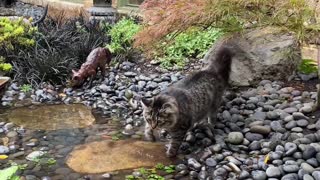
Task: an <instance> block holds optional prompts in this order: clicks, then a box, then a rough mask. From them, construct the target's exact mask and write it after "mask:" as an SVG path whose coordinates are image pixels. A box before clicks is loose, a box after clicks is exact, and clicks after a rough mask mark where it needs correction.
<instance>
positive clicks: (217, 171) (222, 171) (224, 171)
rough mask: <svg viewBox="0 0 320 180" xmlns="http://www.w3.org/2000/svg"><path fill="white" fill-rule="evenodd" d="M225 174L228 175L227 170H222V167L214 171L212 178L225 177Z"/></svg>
mask: <svg viewBox="0 0 320 180" xmlns="http://www.w3.org/2000/svg"><path fill="white" fill-rule="evenodd" d="M227 173H228V172H227V170H226V169H224V168H222V167H220V168H218V169H216V170H215V171H214V172H213V174H214V176H222V177H224V176H226V175H227Z"/></svg>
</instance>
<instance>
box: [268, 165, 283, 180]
mask: <svg viewBox="0 0 320 180" xmlns="http://www.w3.org/2000/svg"><path fill="white" fill-rule="evenodd" d="M266 174H267V176H268V177H269V178H278V177H280V176H281V171H280V169H279V168H278V167H268V169H267V171H266Z"/></svg>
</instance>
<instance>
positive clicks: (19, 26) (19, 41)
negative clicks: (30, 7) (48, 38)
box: [0, 18, 37, 49]
mask: <svg viewBox="0 0 320 180" xmlns="http://www.w3.org/2000/svg"><path fill="white" fill-rule="evenodd" d="M36 31H37V28H36V27H32V26H31V25H30V23H26V22H24V21H23V18H19V19H17V20H10V19H9V18H0V46H5V47H6V48H7V49H14V48H15V47H19V46H25V47H27V46H33V45H34V44H35V40H34V38H33V35H34V33H35V32H36Z"/></svg>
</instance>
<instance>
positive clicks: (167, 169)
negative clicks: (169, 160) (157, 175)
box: [164, 165, 176, 174]
mask: <svg viewBox="0 0 320 180" xmlns="http://www.w3.org/2000/svg"><path fill="white" fill-rule="evenodd" d="M175 169H176V167H175V166H174V165H170V166H165V167H164V171H165V172H166V173H169V174H171V173H174V172H175Z"/></svg>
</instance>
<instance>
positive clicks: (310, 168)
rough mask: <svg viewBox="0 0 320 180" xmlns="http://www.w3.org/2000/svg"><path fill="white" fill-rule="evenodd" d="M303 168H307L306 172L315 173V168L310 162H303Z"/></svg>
mask: <svg viewBox="0 0 320 180" xmlns="http://www.w3.org/2000/svg"><path fill="white" fill-rule="evenodd" d="M301 168H302V169H303V170H305V171H306V172H308V173H310V174H311V173H313V171H314V170H315V169H314V168H313V167H312V166H311V165H310V164H308V163H301Z"/></svg>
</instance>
